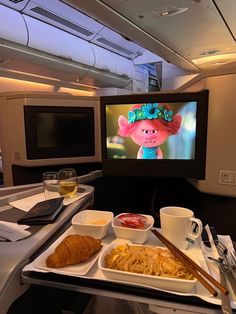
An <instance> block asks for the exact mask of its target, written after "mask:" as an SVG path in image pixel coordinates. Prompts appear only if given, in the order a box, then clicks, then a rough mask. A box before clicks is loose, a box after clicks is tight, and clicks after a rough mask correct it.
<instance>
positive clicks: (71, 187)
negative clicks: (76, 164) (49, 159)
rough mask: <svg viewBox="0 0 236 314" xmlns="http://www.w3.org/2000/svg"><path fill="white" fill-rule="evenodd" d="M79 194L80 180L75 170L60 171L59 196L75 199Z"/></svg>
mask: <svg viewBox="0 0 236 314" xmlns="http://www.w3.org/2000/svg"><path fill="white" fill-rule="evenodd" d="M77 192H78V178H77V174H76V171H75V169H73V168H65V169H61V170H59V194H60V195H61V196H69V197H75V196H77Z"/></svg>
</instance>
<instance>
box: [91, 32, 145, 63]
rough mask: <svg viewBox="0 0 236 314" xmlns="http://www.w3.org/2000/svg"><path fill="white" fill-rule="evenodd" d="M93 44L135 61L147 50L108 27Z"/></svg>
mask: <svg viewBox="0 0 236 314" xmlns="http://www.w3.org/2000/svg"><path fill="white" fill-rule="evenodd" d="M91 42H92V43H94V44H96V45H99V46H101V47H104V48H105V49H108V50H111V51H113V52H115V53H117V54H119V55H121V56H124V57H126V58H128V59H134V58H135V57H137V56H138V55H140V54H141V53H142V52H143V51H144V50H145V49H144V48H141V47H140V46H138V45H137V44H136V43H134V42H132V41H130V40H128V39H127V38H125V37H124V36H122V35H120V34H118V33H116V32H114V31H113V30H111V29H109V28H107V27H104V28H103V29H102V30H101V31H100V32H99V33H98V34H96V36H95V37H94V38H93V39H92V40H91Z"/></svg>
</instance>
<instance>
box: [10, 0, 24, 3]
mask: <svg viewBox="0 0 236 314" xmlns="http://www.w3.org/2000/svg"><path fill="white" fill-rule="evenodd" d="M22 1H24V0H9V2H13V3H19V2H22Z"/></svg>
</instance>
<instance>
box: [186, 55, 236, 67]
mask: <svg viewBox="0 0 236 314" xmlns="http://www.w3.org/2000/svg"><path fill="white" fill-rule="evenodd" d="M233 61H236V53H227V54H220V55H215V56H206V57H202V58H198V59H193V60H192V62H193V63H194V64H196V65H203V64H209V63H210V64H214V65H220V64H223V63H229V62H233Z"/></svg>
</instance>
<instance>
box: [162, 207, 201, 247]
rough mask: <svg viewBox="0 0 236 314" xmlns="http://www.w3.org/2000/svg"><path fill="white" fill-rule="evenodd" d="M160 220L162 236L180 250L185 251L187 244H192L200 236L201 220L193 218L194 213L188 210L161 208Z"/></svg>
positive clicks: (182, 208)
mask: <svg viewBox="0 0 236 314" xmlns="http://www.w3.org/2000/svg"><path fill="white" fill-rule="evenodd" d="M160 220H161V233H162V235H163V236H164V237H166V238H167V239H168V240H169V241H170V242H172V243H173V244H174V245H175V246H177V247H178V248H179V249H181V250H185V249H187V248H188V246H189V243H192V244H193V243H194V242H195V241H196V239H197V238H199V237H200V235H201V234H202V229H203V228H202V222H201V220H199V219H197V218H194V213H193V212H192V211H191V210H190V209H188V208H184V207H176V206H168V207H162V208H161V209H160ZM195 224H197V228H195ZM195 229H196V231H195Z"/></svg>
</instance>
